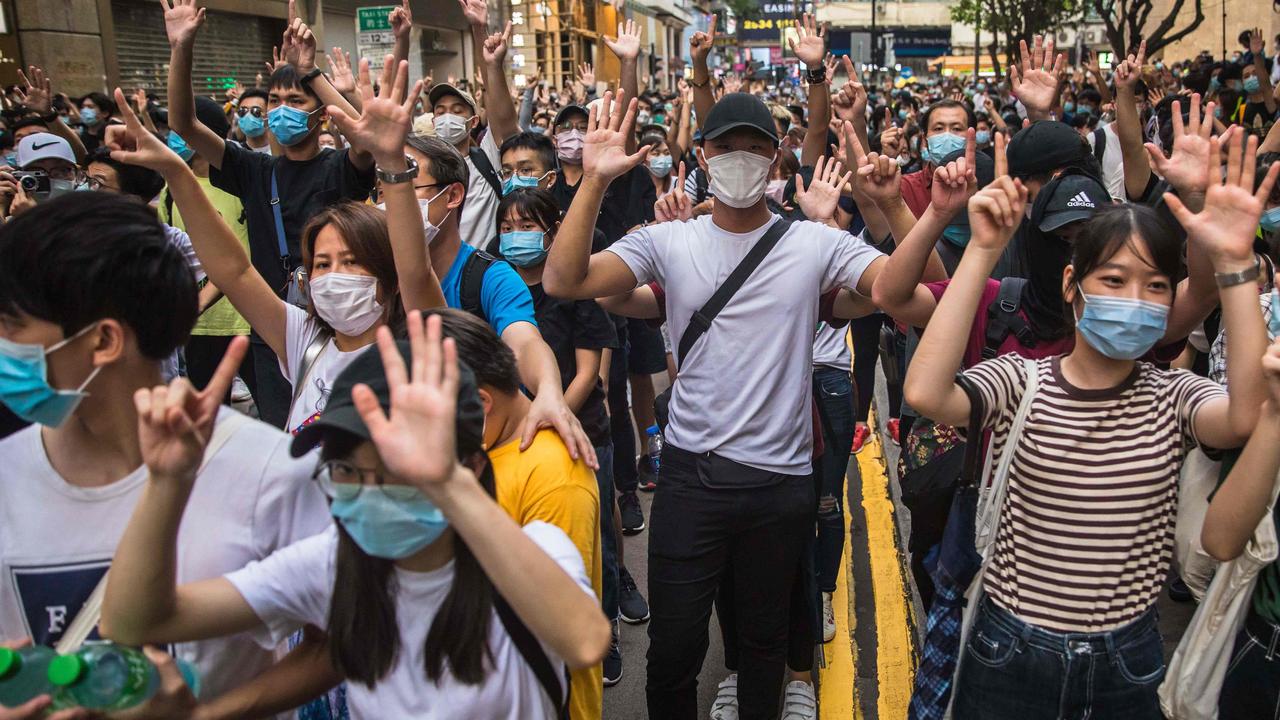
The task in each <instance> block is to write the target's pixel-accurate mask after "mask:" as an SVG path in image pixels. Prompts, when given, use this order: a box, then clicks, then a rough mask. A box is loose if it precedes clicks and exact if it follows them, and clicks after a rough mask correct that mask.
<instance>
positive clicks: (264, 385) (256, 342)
mask: <svg viewBox="0 0 1280 720" xmlns="http://www.w3.org/2000/svg"><path fill="white" fill-rule="evenodd" d="M249 352H251V353H253V374H254V377H255V379H256V381H257V386H258V387H257V389H255V390H254V391H253V400H254V402H255V403H256V404H257V406H258V418H259V419H261V420H262V422H264V423H266V424H268V425H271V426H272V427H278V428H281V429H283V430H285V431H288V430H292V429H293V428H286V427H285V423H287V422H288V421H289V400H290V399H291V398H292V397H293V388H292V387H291V386H290V385H289V381H288V380H285V379H284V375H283V374H281V372H280V361H279V360H278V359H277V358H276V354H275V352H273V351H272V350H271V347H270V346H269V345H267V343H266V342H264V341H263V340H262V338H260V337H258V336H257V335H251V336H250V337H249Z"/></svg>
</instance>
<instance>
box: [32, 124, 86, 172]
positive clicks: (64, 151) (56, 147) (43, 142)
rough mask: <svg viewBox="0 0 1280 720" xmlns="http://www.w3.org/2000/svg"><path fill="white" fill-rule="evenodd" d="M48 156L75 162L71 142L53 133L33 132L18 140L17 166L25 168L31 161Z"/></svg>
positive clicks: (73, 163)
mask: <svg viewBox="0 0 1280 720" xmlns="http://www.w3.org/2000/svg"><path fill="white" fill-rule="evenodd" d="M48 158H57V159H58V160H65V161H67V162H69V163H71V164H72V165H75V164H76V155H75V153H73V152H72V151H71V143H69V142H67V141H66V140H63V139H62V138H60V137H58V136H57V135H54V134H53V133H35V134H33V135H28V136H26V137H24V138H22V140H20V141H19V142H18V168H19V169H25V168H26V167H27V166H28V165H30V164H31V163H34V162H36V161H38V160H45V159H48Z"/></svg>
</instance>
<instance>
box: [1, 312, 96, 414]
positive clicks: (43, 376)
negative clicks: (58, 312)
mask: <svg viewBox="0 0 1280 720" xmlns="http://www.w3.org/2000/svg"><path fill="white" fill-rule="evenodd" d="M94 327H97V324H96V323H94V324H90V325H86V326H85V327H84V328H83V329H82V330H80V331H79V332H77V333H75V334H74V335H72V336H71V337H68V338H66V339H65V340H62V341H60V342H57V343H54V344H53V345H50V346H49V347H48V348H45V347H43V346H41V345H33V344H27V343H16V342H13V341H11V340H6V339H4V338H0V402H3V403H4V404H5V405H6V406H7V407H8V408H9V409H10V410H12V411H13V414H14V415H17V416H18V417H20V418H22V419H23V420H26V421H27V422H32V423H38V424H40V425H44V426H45V427H55V428H56V427H58V426H59V425H61V424H62V423H64V422H66V421H67V418H69V417H71V413H73V412H75V410H76V407H78V406H79V405H80V401H81V400H83V399H84V398H85V396H86V395H88V393H86V392H85V391H84V389H85V388H86V387H88V386H89V383H91V382H93V379H94V378H95V377H97V375H98V371H99V370H101V369H102V367H101V366H99V367H96V368H94V369H93V372H91V373H89V377H87V378H85V381H84V382H82V383H80V387H78V388H76V389H75V390H59V389H57V388H55V387H52V386H50V385H49V367H48V364H47V363H46V362H45V359H46V358H47V357H48V355H49V354H51V353H54V352H57V351H58V350H59V349H61V348H63V347H65V346H66V345H67V344H68V343H70V342H71V341H72V340H75V339H76V338H78V337H80V336H81V335H84V334H85V333H87V332H89V331H90V330H92V329H93V328H94Z"/></svg>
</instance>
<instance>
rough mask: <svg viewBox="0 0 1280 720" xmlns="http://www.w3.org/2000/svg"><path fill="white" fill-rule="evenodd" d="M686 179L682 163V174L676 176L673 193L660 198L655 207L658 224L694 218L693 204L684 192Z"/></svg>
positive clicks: (654, 214) (654, 212)
mask: <svg viewBox="0 0 1280 720" xmlns="http://www.w3.org/2000/svg"><path fill="white" fill-rule="evenodd" d="M684 178H685V171H684V161H681V162H680V173H679V174H678V175H677V176H676V182H675V184H674V185H672V186H671V192H669V193H667V194H666V195H663V196H662V197H660V198H658V202H656V203H654V205H653V216H654V220H655V221H656V222H669V221H671V220H679V221H680V222H684V221H685V220H688V219H690V218H692V217H693V203H692V202H690V201H689V195H688V194H687V193H686V192H685V191H684Z"/></svg>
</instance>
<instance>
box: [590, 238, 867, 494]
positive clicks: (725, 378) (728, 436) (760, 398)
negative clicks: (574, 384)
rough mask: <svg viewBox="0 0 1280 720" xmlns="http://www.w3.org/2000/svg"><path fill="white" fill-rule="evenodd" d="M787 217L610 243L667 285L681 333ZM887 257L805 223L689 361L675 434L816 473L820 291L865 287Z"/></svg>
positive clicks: (674, 406) (748, 458)
mask: <svg viewBox="0 0 1280 720" xmlns="http://www.w3.org/2000/svg"><path fill="white" fill-rule="evenodd" d="M776 219H777V218H776V216H775V217H773V218H771V219H770V221H769V222H768V223H765V224H764V225H762V226H760V227H759V228H758V229H756V230H753V231H751V232H748V233H730V232H727V231H725V230H722V229H720V228H719V227H717V226H716V225H715V224H714V223H713V221H712V219H711V216H710V215H704V216H702V217H700V218H697V219H695V220H690V221H688V222H667V223H661V224H659V225H650V226H649V227H645V228H641V229H639V230H637V231H636V232H634V233H631V234H629V235H627V236H626V237H623V238H622V239H621V240H619V241H617V242H616V243H614V244H613V245H611V246H610V247H609V249H608V252H612V253H614V254H616V255H617V256H618V257H620V258H622V260H623V262H625V263H626V264H627V266H628V267H630V268H631V271H632V272H633V273H634V274H635V276H636V280H638V281H639V282H640V283H641V284H645V283H649V282H652V281H654V280H656V281H657V282H658V284H659V285H661V286H662V287H663V289H664V290H665V291H666V296H667V299H666V305H667V307H666V310H667V323H668V325H669V327H670V331H671V337H673V338H678V337H683V336H684V333H685V330H686V329H687V328H688V326H689V320H690V318H692V317H693V314H694V313H695V312H697V311H698V310H699V309H700V308H701V307H702V306H703V304H705V303H706V301H707V300H708V299H710V297H711V295H712V294H713V293H714V292H715V291H716V289H717V288H719V287H720V285H721V284H722V283H723V282H724V281H725V279H726V278H727V277H728V276H729V273H731V272H733V269H734V268H735V267H737V265H738V263H739V262H741V260H742V258H743V257H745V256H746V254H747V253H748V252H749V251H750V250H751V248H752V247H753V246H754V245H755V243H756V241H757V240H759V239H760V237H761V236H762V235H764V232H765V229H766V228H767V227H768V226H769V225H772V224H773V221H774V220H776ZM880 256H881V255H880V253H879V252H878V251H876V250H875V249H874V248H872V247H871V246H870V245H867V244H866V243H865V242H863V241H861V240H859V239H857V238H854V237H853V236H852V235H850V234H849V233H847V232H845V231H843V230H836V229H834V228H830V227H827V226H826V225H822V224H820V223H815V222H797V223H794V224H793V225H792V226H791V228H790V229H789V230H788V231H787V233H786V234H785V235H783V237H782V239H781V240H780V241H779V242H778V245H777V246H776V247H774V248H773V250H772V251H771V252H770V253H769V255H768V256H766V257H765V259H764V262H763V263H761V264H760V267H758V268H757V269H756V271H755V272H754V273H752V274H751V277H750V278H748V279H747V282H746V284H744V285H743V286H742V288H741V289H739V290H738V292H737V293H736V294H735V295H734V296H733V299H732V300H730V301H729V304H728V305H727V306H725V308H724V310H722V311H721V312H720V314H719V315H717V316H716V319H715V320H714V321H713V322H712V323H711V329H710V330H708V331H707V333H706V334H705V335H704V336H703V337H702V338H701V339H700V340H698V342H697V343H696V344H695V345H694V346H693V349H692V350H690V352H689V356H688V357H686V358H685V359H684V362H683V363H681V365H680V375H679V378H678V379H677V381H676V384H675V389H674V390H673V391H672V397H671V421H670V424H668V425H667V431H666V439H667V440H668V441H669V442H670V443H671V444H673V445H675V446H676V447H679V448H681V449H683V450H688V451H690V452H696V453H704V452H715V453H717V454H719V455H722V456H724V457H726V458H728V459H730V460H733V461H734V462H738V463H742V464H744V465H750V466H752V467H755V468H759V469H762V470H766V471H768V472H775V473H784V474H787V475H805V474H808V473H809V471H810V462H809V460H810V455H811V452H812V446H813V435H812V431H811V430H812V428H811V425H810V423H809V421H808V418H809V405H810V396H811V393H812V390H811V388H812V368H813V333H814V327H815V326H816V324H817V321H818V296H819V295H821V294H822V293H823V292H826V291H827V290H830V289H832V288H835V287H841V286H843V287H850V288H852V287H855V286H856V285H857V284H858V279H859V278H860V277H861V276H862V272H863V271H864V270H866V268H867V266H868V265H870V264H871V262H872V261H874V260H875V259H876V258H878V257H880Z"/></svg>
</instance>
